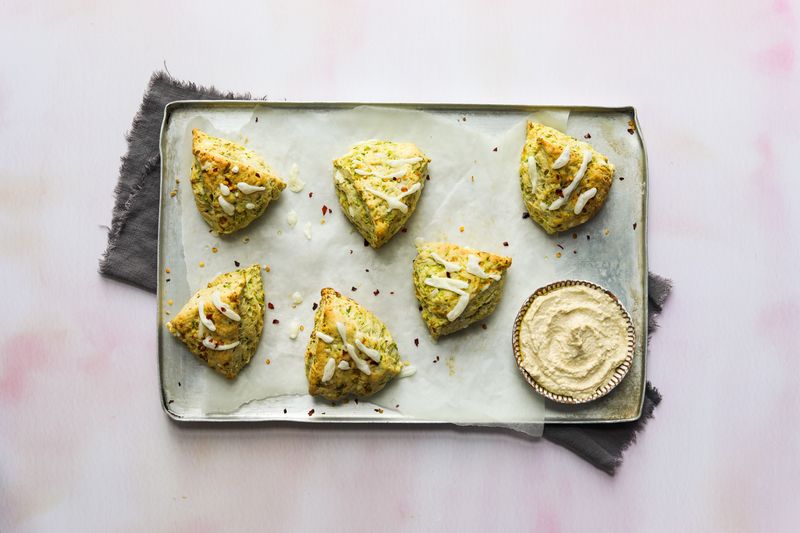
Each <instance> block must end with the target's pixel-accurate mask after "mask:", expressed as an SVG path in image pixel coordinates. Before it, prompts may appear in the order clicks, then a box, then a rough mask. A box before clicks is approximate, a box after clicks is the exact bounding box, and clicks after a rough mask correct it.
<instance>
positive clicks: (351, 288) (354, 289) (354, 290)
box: [350, 287, 358, 292]
mask: <svg viewBox="0 0 800 533" xmlns="http://www.w3.org/2000/svg"><path fill="white" fill-rule="evenodd" d="M350 290H351V291H353V292H356V291H357V290H358V289H356V288H355V287H350Z"/></svg>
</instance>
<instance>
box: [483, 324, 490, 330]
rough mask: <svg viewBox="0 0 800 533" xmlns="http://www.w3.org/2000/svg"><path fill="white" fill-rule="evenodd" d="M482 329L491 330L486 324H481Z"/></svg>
mask: <svg viewBox="0 0 800 533" xmlns="http://www.w3.org/2000/svg"><path fill="white" fill-rule="evenodd" d="M481 328H482V329H489V326H487V325H486V324H481Z"/></svg>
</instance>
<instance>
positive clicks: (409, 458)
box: [0, 0, 800, 532]
mask: <svg viewBox="0 0 800 533" xmlns="http://www.w3.org/2000/svg"><path fill="white" fill-rule="evenodd" d="M200 4H201V3H199V2H168V3H162V2H155V1H153V0H143V1H140V2H129V3H126V4H122V3H120V4H117V3H103V2H89V1H82V2H79V1H66V2H23V1H19V0H9V1H6V2H4V3H2V4H0V50H2V52H0V146H2V147H3V155H2V157H1V158H0V161H2V168H0V180H2V185H3V187H2V190H3V194H2V195H0V224H2V231H1V232H0V250H2V253H0V273H2V280H3V288H4V294H5V295H6V302H5V305H4V306H3V309H4V310H3V312H2V319H3V320H2V324H3V326H2V329H0V531H3V532H6V531H9V532H11V531H143V530H144V531H187V532H189V531H191V532H203V531H223V530H224V531H233V530H242V529H250V530H252V529H260V530H275V531H277V530H283V531H313V530H321V529H324V530H327V529H333V530H347V531H375V530H378V529H380V528H383V527H385V528H386V529H391V530H400V531H420V530H421V531H435V530H451V531H490V530H497V531H507V530H524V531H542V532H566V531H676V530H680V531H796V530H797V523H798V522H799V521H800V507H798V506H797V505H796V504H795V503H794V500H795V499H796V490H797V483H798V480H800V437H799V436H798V435H800V432H798V429H797V428H798V427H799V426H800V394H798V390H800V388H799V387H798V379H800V363H799V362H798V360H799V359H800V341H798V330H800V303H798V302H800V283H798V281H797V280H798V272H800V261H798V259H800V238H798V232H799V231H800V215H799V214H798V213H800V210H798V208H797V205H798V204H797V199H798V197H799V196H800V185H798V184H799V183H800V181H799V180H798V177H799V176H800V173H798V166H797V150H798V146H800V144H799V141H800V98H798V95H800V83H798V82H799V81H800V79H799V77H798V16H800V5H798V2H796V1H791V0H779V1H775V2H762V1H756V0H752V1H729V2H721V1H720V2H668V3H665V2H659V3H653V2H633V1H622V0H614V1H610V2H547V3H544V2H496V3H489V2H476V1H469V2H410V3H404V4H403V5H402V6H401V4H400V3H399V2H398V3H389V2H366V1H364V2H357V1H347V2H330V3H325V2H308V1H302V2H263V3H259V4H255V3H252V4H251V3H239V2H230V3H225V4H224V7H223V4H221V3H219V2H215V3H210V4H209V5H208V6H205V7H204V6H201V5H200ZM154 14H156V15H157V16H153V15H154ZM206 30H208V32H206ZM202 32H206V33H202ZM209 33H210V34H213V35H214V36H216V37H217V38H213V39H212V40H209V39H208V35H209ZM221 36H222V37H224V38H222V39H220V38H218V37H221ZM163 62H166V64H167V66H168V67H169V69H170V71H171V72H172V73H173V74H174V75H175V76H177V77H180V78H183V79H190V80H194V81H197V82H202V83H207V84H215V85H217V86H218V87H221V88H228V89H234V90H241V91H251V92H252V93H253V94H254V95H262V94H266V95H267V96H268V97H269V98H270V99H272V100H283V99H284V98H286V99H289V100H308V101H317V100H332V101H338V100H355V101H359V100H374V101H393V100H396V101H452V102H495V103H504V102H508V103H517V102H528V103H549V104H574V103H580V104H598V105H628V104H632V105H635V106H636V107H637V109H638V112H639V118H640V120H641V124H642V128H643V132H644V135H645V138H646V141H647V144H648V155H649V163H650V180H651V181H650V226H649V253H650V264H651V268H652V269H653V270H654V271H657V272H660V273H663V274H666V275H669V276H671V277H672V278H673V279H674V280H675V286H676V290H675V293H674V296H673V298H672V300H671V301H670V303H669V307H668V309H667V312H666V314H665V315H664V317H663V320H662V326H663V327H662V329H661V330H660V331H659V333H658V334H657V335H656V336H655V337H654V339H653V342H652V345H651V352H650V353H651V358H650V363H649V368H648V372H649V376H650V378H651V379H652V380H653V381H654V382H655V383H656V384H658V386H659V387H660V389H661V391H662V392H663V393H664V396H665V400H664V403H663V404H662V406H661V407H660V408H659V409H658V411H657V416H656V419H655V420H653V421H652V422H651V423H650V425H649V426H648V429H647V431H646V432H645V433H643V434H642V435H641V436H640V437H639V439H638V442H637V444H636V445H635V446H634V447H633V448H631V449H630V450H629V451H628V452H627V454H626V461H625V464H624V466H623V467H622V468H621V470H620V471H619V474H618V476H617V477H616V478H614V479H611V478H608V477H607V476H605V475H604V474H602V473H600V472H598V471H596V470H594V469H592V468H591V467H590V466H588V465H587V464H585V463H584V462H583V461H581V460H579V459H578V458H576V457H575V456H573V455H572V454H570V453H569V452H567V451H565V450H563V449H560V448H557V447H555V446H552V445H550V444H548V443H544V442H533V443H532V442H528V441H526V440H524V439H521V438H516V437H514V436H511V435H507V434H494V433H483V432H460V431H456V430H435V431H428V430H421V429H412V430H390V429H374V430H364V429H351V428H328V429H305V428H295V427H279V428H263V427H262V428H248V427H213V428H191V427H190V428H185V427H178V426H176V425H175V424H173V423H171V422H170V421H169V420H168V419H167V418H166V417H165V415H164V414H163V413H162V411H161V408H160V405H159V394H158V376H157V368H156V358H155V351H156V339H155V335H154V331H153V324H154V316H153V315H154V312H155V306H154V299H153V297H152V296H151V295H149V294H146V293H144V292H142V291H139V290H137V289H134V288H131V287H128V286H125V285H122V284H119V283H114V282H111V281H107V280H104V279H101V278H100V277H99V276H98V275H97V274H96V268H97V257H98V256H99V255H100V253H101V251H102V250H103V249H104V246H105V241H106V233H105V229H104V228H103V225H107V224H108V223H109V219H110V212H111V206H112V203H113V198H112V190H113V187H114V182H115V179H116V173H117V168H118V165H119V156H120V155H121V154H122V153H123V151H124V149H125V141H124V138H123V133H124V132H125V130H126V129H127V128H128V126H129V124H130V120H131V118H132V117H133V114H134V113H135V111H136V109H137V106H138V104H139V101H140V97H141V94H142V91H143V89H144V86H145V82H146V80H147V79H148V76H149V75H150V73H151V72H152V70H153V69H156V68H160V67H161V65H162V63H163ZM389 67H391V68H389Z"/></svg>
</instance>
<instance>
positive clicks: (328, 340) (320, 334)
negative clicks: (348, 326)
mask: <svg viewBox="0 0 800 533" xmlns="http://www.w3.org/2000/svg"><path fill="white" fill-rule="evenodd" d="M315 335H316V336H317V338H318V339H319V340H321V341H322V342H324V343H325V344H330V343H332V342H333V337H331V336H330V335H328V334H327V333H323V332H321V331H318V332H316V333H315Z"/></svg>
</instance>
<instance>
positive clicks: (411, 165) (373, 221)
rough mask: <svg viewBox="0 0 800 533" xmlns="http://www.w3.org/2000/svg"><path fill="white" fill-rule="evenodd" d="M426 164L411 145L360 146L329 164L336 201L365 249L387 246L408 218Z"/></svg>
mask: <svg viewBox="0 0 800 533" xmlns="http://www.w3.org/2000/svg"><path fill="white" fill-rule="evenodd" d="M428 163H430V159H428V158H427V157H426V156H425V154H423V153H422V152H421V151H420V149H419V148H417V146H416V145H414V144H411V143H395V142H391V141H365V142H362V143H359V144H357V145H355V146H353V148H351V149H350V152H349V153H348V154H347V155H345V156H342V157H340V158H339V159H336V160H334V162H333V166H334V179H333V183H334V186H335V187H336V196H338V197H339V203H340V204H341V205H342V209H343V211H344V215H345V216H346V217H347V218H348V219H349V220H350V222H352V223H353V225H354V226H355V227H356V229H358V231H359V232H360V233H361V235H363V236H364V238H365V239H366V240H367V242H368V243H369V244H370V246H372V247H373V248H378V247H380V246H381V245H383V244H384V243H386V242H387V241H388V240H389V239H391V238H392V236H393V235H394V234H395V233H397V232H398V231H399V230H400V229H401V228H402V227H403V226H404V225H405V223H406V221H408V219H409V217H411V214H412V213H413V212H414V209H415V208H416V207H417V201H418V200H419V197H420V195H421V194H422V188H423V187H424V186H425V178H426V177H427V172H428Z"/></svg>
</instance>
